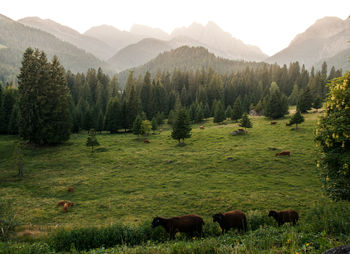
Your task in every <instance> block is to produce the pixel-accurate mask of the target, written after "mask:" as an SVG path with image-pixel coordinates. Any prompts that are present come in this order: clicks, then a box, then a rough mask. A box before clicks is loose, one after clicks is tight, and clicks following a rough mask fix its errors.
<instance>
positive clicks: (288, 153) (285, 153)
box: [275, 151, 290, 157]
mask: <svg viewBox="0 0 350 254" xmlns="http://www.w3.org/2000/svg"><path fill="white" fill-rule="evenodd" d="M281 155H288V156H290V151H282V152H279V153H276V154H275V156H276V157H277V156H281Z"/></svg>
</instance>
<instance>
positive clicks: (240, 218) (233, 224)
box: [213, 210, 247, 234]
mask: <svg viewBox="0 0 350 254" xmlns="http://www.w3.org/2000/svg"><path fill="white" fill-rule="evenodd" d="M213 222H218V223H219V224H220V227H221V230H222V233H223V234H224V233H225V231H226V232H227V231H228V230H230V228H237V229H238V231H241V230H244V231H246V230H247V218H246V216H245V213H244V212H242V211H240V210H233V211H230V212H226V213H224V214H222V213H217V214H214V215H213Z"/></svg>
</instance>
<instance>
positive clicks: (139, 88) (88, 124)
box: [0, 62, 342, 134]
mask: <svg viewBox="0 0 350 254" xmlns="http://www.w3.org/2000/svg"><path fill="white" fill-rule="evenodd" d="M341 72H342V71H341V70H335V69H334V67H332V68H331V69H330V71H329V72H328V71H327V64H326V63H324V64H323V65H322V69H321V70H320V71H315V70H314V69H312V70H311V72H308V71H307V70H306V69H305V67H304V66H301V67H300V65H299V63H298V62H295V63H291V64H290V65H289V67H287V66H286V65H284V66H282V67H280V66H279V65H276V64H275V65H263V66H261V67H260V68H255V69H251V68H248V67H247V68H246V69H245V70H243V71H240V72H236V73H231V74H219V73H217V72H215V71H213V70H212V69H209V70H205V69H202V70H197V71H180V70H174V71H173V72H165V71H164V72H158V73H157V74H155V75H154V77H153V78H152V77H151V75H150V73H149V72H146V74H145V75H143V76H142V75H139V76H138V77H137V78H136V77H134V73H133V72H132V71H131V72H130V73H129V76H128V79H127V81H126V86H125V89H122V88H121V87H120V85H119V82H118V78H117V76H113V77H110V76H109V75H107V74H106V73H104V72H103V71H102V69H101V68H99V69H98V70H95V69H89V70H88V71H87V73H77V74H73V73H72V72H70V71H67V72H66V73H65V79H66V83H67V85H68V87H69V90H70V94H71V99H70V106H69V110H70V112H71V119H72V131H73V132H78V131H80V130H90V129H91V128H94V129H96V130H97V131H104V130H106V131H110V132H111V133H115V132H117V131H119V130H122V129H123V130H131V129H132V127H133V122H134V120H135V118H136V116H137V115H140V116H141V117H142V118H144V119H148V120H152V119H153V118H156V119H157V121H158V122H161V120H162V119H165V118H168V120H169V123H172V121H173V119H174V115H175V114H174V112H175V111H176V110H177V109H179V108H180V107H181V106H183V107H186V108H187V109H188V110H189V115H190V118H191V120H192V122H200V121H202V120H203V119H204V118H207V117H211V116H214V113H215V111H220V112H221V114H222V108H223V110H225V112H226V117H231V118H232V119H233V120H237V119H239V118H240V115H242V114H243V113H244V112H249V111H250V110H251V109H255V110H256V111H257V112H258V113H259V112H260V113H265V115H267V116H270V117H272V118H278V117H280V116H281V114H282V116H283V115H284V114H285V113H286V112H282V113H278V114H275V115H273V113H271V112H270V111H271V110H272V111H273V108H280V109H281V110H282V111H283V110H284V111H285V106H284V107H281V104H284V105H285V104H286V103H288V104H289V105H296V104H297V103H298V102H300V101H301V98H304V97H305V98H307V99H308V100H309V102H308V103H309V104H310V103H311V105H312V103H313V101H311V102H310V100H315V99H316V98H317V100H318V101H322V100H323V98H324V97H325V95H326V93H327V87H326V83H327V81H328V80H330V79H333V78H335V77H339V76H341V74H342V73H341ZM0 91H1V94H0V95H1V96H0V98H1V99H0V100H1V104H0V105H1V114H0V117H1V121H0V122H1V127H0V131H1V133H3V134H5V133H6V134H16V133H18V121H16V119H18V106H17V90H16V89H15V88H12V87H11V86H9V85H8V86H7V87H5V88H3V89H1V90H0ZM273 100H277V101H278V102H277V103H276V102H275V101H273ZM269 101H272V106H271V105H269V103H268V102H269ZM288 104H287V106H288ZM271 107H272V109H271ZM215 108H217V110H216V109H215ZM269 114H270V115H269Z"/></svg>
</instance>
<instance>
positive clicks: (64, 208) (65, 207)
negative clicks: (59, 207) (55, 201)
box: [63, 203, 68, 212]
mask: <svg viewBox="0 0 350 254" xmlns="http://www.w3.org/2000/svg"><path fill="white" fill-rule="evenodd" d="M63 211H64V212H67V211H68V204H67V203H64V206H63Z"/></svg>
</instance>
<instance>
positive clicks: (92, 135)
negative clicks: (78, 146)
mask: <svg viewBox="0 0 350 254" xmlns="http://www.w3.org/2000/svg"><path fill="white" fill-rule="evenodd" d="M99 145H100V143H98V141H97V138H96V131H95V130H94V129H91V130H89V136H88V138H87V140H86V146H91V152H92V153H93V152H94V146H99Z"/></svg>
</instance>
